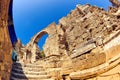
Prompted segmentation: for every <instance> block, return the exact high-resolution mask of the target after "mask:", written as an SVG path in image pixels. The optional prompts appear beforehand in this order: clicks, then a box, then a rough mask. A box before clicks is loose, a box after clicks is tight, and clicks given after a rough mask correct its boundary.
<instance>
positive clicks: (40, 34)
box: [32, 30, 49, 44]
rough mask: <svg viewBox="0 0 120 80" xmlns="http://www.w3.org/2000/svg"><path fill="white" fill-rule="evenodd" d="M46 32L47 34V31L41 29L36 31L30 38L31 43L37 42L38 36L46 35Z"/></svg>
mask: <svg viewBox="0 0 120 80" xmlns="http://www.w3.org/2000/svg"><path fill="white" fill-rule="evenodd" d="M46 34H48V35H49V33H48V32H47V31H45V30H42V31H40V32H38V33H37V34H36V35H35V36H34V37H33V38H32V43H36V44H38V42H39V40H40V38H41V37H42V36H44V35H46Z"/></svg>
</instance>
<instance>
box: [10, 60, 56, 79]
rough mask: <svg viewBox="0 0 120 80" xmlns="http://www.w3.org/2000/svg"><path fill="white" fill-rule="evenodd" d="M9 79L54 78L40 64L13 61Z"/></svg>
mask: <svg viewBox="0 0 120 80" xmlns="http://www.w3.org/2000/svg"><path fill="white" fill-rule="evenodd" d="M10 80H54V79H51V76H49V75H48V74H47V71H45V69H44V68H43V66H41V65H40V64H20V63H18V62H17V63H13V67H12V73H11V78H10Z"/></svg>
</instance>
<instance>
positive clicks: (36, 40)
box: [32, 30, 48, 59]
mask: <svg viewBox="0 0 120 80" xmlns="http://www.w3.org/2000/svg"><path fill="white" fill-rule="evenodd" d="M47 37H48V33H47V32H46V31H44V30H43V31H40V32H38V33H37V34H36V35H35V36H34V37H33V39H32V42H33V44H36V55H37V56H36V59H40V58H44V57H45V53H44V49H43V46H44V44H45V42H46V39H47Z"/></svg>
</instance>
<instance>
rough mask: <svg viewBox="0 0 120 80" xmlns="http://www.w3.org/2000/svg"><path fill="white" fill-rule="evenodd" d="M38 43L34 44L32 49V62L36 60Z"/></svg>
mask: <svg viewBox="0 0 120 80" xmlns="http://www.w3.org/2000/svg"><path fill="white" fill-rule="evenodd" d="M36 49H37V47H36V44H33V47H32V50H31V53H32V56H31V63H34V62H35V61H36Z"/></svg>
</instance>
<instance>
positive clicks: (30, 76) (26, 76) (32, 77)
mask: <svg viewBox="0 0 120 80" xmlns="http://www.w3.org/2000/svg"><path fill="white" fill-rule="evenodd" d="M12 76H13V77H15V78H19V79H26V78H28V79H48V78H50V76H48V75H36V74H34V75H33V74H32V75H30V74H19V73H14V72H12Z"/></svg>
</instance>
